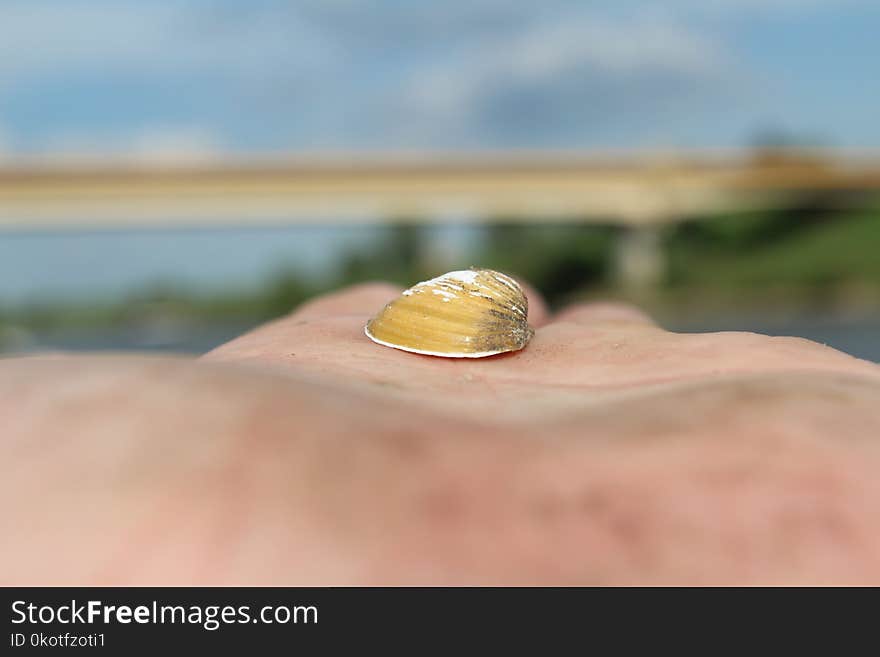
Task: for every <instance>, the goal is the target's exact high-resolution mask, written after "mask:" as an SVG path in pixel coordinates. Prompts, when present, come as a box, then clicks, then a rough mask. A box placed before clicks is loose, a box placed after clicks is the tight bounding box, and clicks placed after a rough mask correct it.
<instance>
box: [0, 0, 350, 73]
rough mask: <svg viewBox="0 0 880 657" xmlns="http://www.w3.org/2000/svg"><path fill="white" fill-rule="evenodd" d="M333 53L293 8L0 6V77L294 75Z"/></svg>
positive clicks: (101, 2)
mask: <svg viewBox="0 0 880 657" xmlns="http://www.w3.org/2000/svg"><path fill="white" fill-rule="evenodd" d="M293 53H298V54H299V55H300V56H299V57H291V54H293ZM334 56H335V53H334V51H333V49H332V47H331V46H330V44H329V42H328V41H327V40H326V39H324V37H323V36H322V35H320V34H318V33H316V32H315V31H314V30H312V29H311V26H309V25H307V24H306V23H304V22H303V21H302V20H301V18H300V17H299V14H298V13H297V12H296V11H284V12H283V13H281V14H279V13H277V12H276V13H274V14H273V13H265V12H259V11H257V12H248V11H245V12H244V13H242V14H241V15H238V14H236V15H227V14H224V13H223V12H222V11H219V10H218V9H217V8H214V9H211V5H206V4H205V3H203V2H196V3H192V4H190V5H187V6H183V7H181V6H173V5H170V4H165V3H159V2H132V1H131V0H128V1H119V2H113V1H110V0H96V1H94V2H88V3H79V2H76V3H75V2H57V1H56V2H42V3H38V2H34V1H30V0H24V1H22V0H13V1H11V2H6V3H4V4H3V5H2V6H0V74H3V75H4V76H5V77H7V79H14V78H21V77H24V76H28V75H35V74H47V73H48V74H59V73H61V74H64V73H66V72H70V71H72V70H77V69H80V70H88V71H92V72H95V71H104V72H106V71H112V70H120V69H125V70H132V69H136V70H137V71H139V72H145V71H146V72H149V71H157V72H163V73H174V72H186V71H189V70H201V71H205V70H209V71H214V72H223V73H233V74H235V73H243V72H244V73H254V72H257V73H259V72H260V71H261V70H265V69H267V68H271V67H272V66H277V64H278V62H279V61H284V62H285V65H286V66H287V67H289V68H290V69H293V70H296V68H297V67H298V66H299V65H302V66H310V65H313V64H314V63H315V61H316V60H320V59H324V60H331V59H332V58H333V57H334Z"/></svg>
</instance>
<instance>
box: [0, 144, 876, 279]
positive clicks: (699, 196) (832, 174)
mask: <svg viewBox="0 0 880 657" xmlns="http://www.w3.org/2000/svg"><path fill="white" fill-rule="evenodd" d="M876 192H880V153H843V152H835V151H830V150H795V151H792V150H779V149H775V150H766V149H765V150H759V151H751V152H742V151H731V152H690V153H681V152H679V153H659V152H652V153H619V154H607V153H606V154H601V153H573V152H556V153H547V152H498V153H446V154H436V153H435V154H430V153H425V154H338V155H327V154H323V155H315V156H312V157H306V156H301V157H296V158H293V157H292V158H275V159H271V158H266V159H262V160H254V159H250V160H248V159H238V160H222V161H217V162H212V161H205V162H201V163H198V162H196V163H189V164H187V163H175V162H170V163H169V162H164V163H163V162H140V163H138V162H119V163H108V162H100V161H97V162H91V163H89V162H82V161H81V162H67V163H64V162H61V163H59V162H51V161H48V162H30V163H27V162H18V163H12V164H7V165H5V166H2V165H0V230H4V229H6V230H22V229H23V230H29V231H33V230H43V229H51V230H58V229H72V230H79V229H84V228H126V227H156V228H158V227H179V226H186V227H197V226H204V227H210V226H221V225H248V224H260V225H267V224H315V223H325V222H328V223H337V224H341V223H347V222H376V221H382V222H392V221H407V222H436V221H451V220H457V221H461V220H465V221H496V220H504V221H507V222H514V221H523V222H530V223H534V222H536V221H547V220H553V221H572V222H579V223H603V224H608V223H614V224H620V225H623V226H626V227H629V228H630V230H628V231H622V233H621V241H620V249H619V254H618V255H619V258H618V262H619V265H620V269H621V272H622V276H623V277H624V278H625V279H627V280H632V281H639V280H645V281H649V280H651V279H653V278H656V276H657V272H658V271H660V270H661V269H662V254H660V253H659V252H658V246H657V244H658V238H657V235H658V233H657V231H658V230H659V228H660V227H662V226H663V225H664V224H668V223H671V222H675V221H678V220H680V219H681V218H684V217H688V216H694V215H704V216H705V215H711V214H713V213H718V212H738V211H743V210H748V209H755V208H786V207H792V206H796V205H797V204H798V203H802V202H803V201H804V199H805V198H809V197H813V196H815V195H816V194H822V195H825V196H826V197H829V196H830V197H833V198H836V199H840V200H841V201H842V202H848V201H849V200H851V199H858V198H859V197H860V195H862V194H866V193H876Z"/></svg>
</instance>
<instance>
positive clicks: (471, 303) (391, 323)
mask: <svg viewBox="0 0 880 657" xmlns="http://www.w3.org/2000/svg"><path fill="white" fill-rule="evenodd" d="M528 313H529V303H528V300H527V299H526V295H525V294H524V293H523V291H522V288H521V287H520V286H519V284H518V283H517V282H516V281H515V280H513V279H512V278H510V276H507V275H505V274H502V273H500V272H497V271H493V270H491V269H476V268H471V269H468V270H464V271H452V272H449V273H448V274H443V275H442V276H438V277H437V278H432V279H431V280H429V281H424V282H422V283H418V284H417V285H414V286H413V287H411V288H409V289H408V290H405V291H404V292H403V294H401V295H400V296H399V297H398V298H396V299H395V300H394V301H392V302H391V303H389V304H388V305H387V306H385V308H383V309H382V310H381V311H380V312H379V314H378V315H376V316H375V317H374V318H373V319H371V320H370V321H369V322H367V325H366V327H365V328H364V332H365V333H366V334H367V337H369V338H370V339H371V340H372V341H373V342H376V343H378V344H381V345H385V346H386V347H394V348H395V349H402V350H404V351H411V352H413V353H417V354H426V355H429V356H446V357H449V358H482V357H484V356H492V355H494V354H500V353H503V352H506V351H517V350H519V349H522V348H523V347H525V346H526V344H528V342H529V340H530V339H531V337H532V335H534V333H535V332H534V331H533V330H532V328H531V327H530V326H529V324H528Z"/></svg>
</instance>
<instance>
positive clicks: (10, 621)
mask: <svg viewBox="0 0 880 657" xmlns="http://www.w3.org/2000/svg"><path fill="white" fill-rule="evenodd" d="M0 592H2V597H3V600H4V602H3V607H4V611H3V614H2V615H3V617H4V620H5V622H4V626H5V635H4V636H3V639H2V643H3V646H4V647H3V650H2V653H3V654H10V655H12V654H16V653H18V652H21V651H29V650H33V649H34V648H44V649H55V650H61V649H68V648H70V649H75V650H103V651H109V653H110V654H116V653H117V652H122V651H126V652H130V651H131V650H135V649H138V650H141V649H145V650H174V651H177V650H180V649H186V648H190V649H199V650H205V649H212V648H213V649H221V648H222V649H227V648H228V649H233V650H253V649H255V648H292V649H300V648H304V647H310V648H319V649H321V650H322V652H324V651H328V650H333V649H339V650H340V651H341V650H342V649H343V648H348V649H350V647H351V646H352V642H354V645H356V646H360V647H364V648H366V647H370V648H382V647H391V646H396V647H398V648H408V652H411V653H416V652H421V651H422V650H423V649H424V648H426V647H428V646H431V647H433V648H437V647H438V645H439V644H444V645H445V646H446V647H447V648H448V649H457V648H462V649H463V648H466V647H467V645H468V644H467V642H468V641H470V640H471V639H473V638H476V637H479V638H481V639H482V640H483V641H489V642H490V643H491V644H493V645H495V646H496V647H497V646H499V645H513V646H516V647H519V648H523V647H524V646H526V645H531V646H536V647H539V648H541V652H542V653H543V652H544V650H545V649H548V648H551V647H554V646H556V647H558V648H563V647H569V648H572V647H576V646H581V647H582V648H583V650H584V651H586V652H591V651H593V650H592V648H595V647H596V646H597V643H599V642H607V641H611V642H612V643H613V645H614V646H616V648H618V649H620V648H623V647H626V646H628V645H629V644H633V645H638V644H641V643H643V642H644V641H645V640H648V641H651V642H656V643H658V644H666V645H668V644H669V643H670V642H671V643H673V644H675V645H680V644H682V643H689V642H693V641H694V640H695V639H696V638H697V637H698V636H704V635H705V633H706V632H708V631H712V629H713V628H715V630H714V631H715V632H716V639H717V640H723V641H724V642H725V643H729V642H730V641H731V640H734V639H740V640H741V639H743V638H745V637H746V636H752V635H754V634H755V633H760V634H762V635H763V634H769V635H772V634H774V633H777V634H778V632H779V631H781V630H784V627H785V626H784V621H785V620H786V618H788V619H794V620H795V623H794V624H793V625H792V627H794V628H796V629H795V630H794V634H796V635H797V636H799V637H804V636H806V635H808V634H809V633H810V632H811V631H813V630H815V629H816V628H818V627H822V626H827V623H828V621H829V620H830V619H831V616H832V615H833V614H831V613H830V611H831V609H837V610H838V611H839V608H838V607H836V606H835V607H828V606H825V605H821V606H818V607H817V606H816V605H815V604H811V602H810V597H811V596H812V595H814V593H811V592H809V591H806V590H804V589H790V590H776V591H769V592H768V591H766V590H764V591H760V590H757V589H752V590H747V589H728V590H725V591H719V590H714V591H713V590H709V589H702V590H691V591H684V590H675V589H610V588H609V589H566V588H563V589H543V588H542V589H537V588H533V589H506V588H504V589H495V588H470V589H468V588H449V589H443V588H433V589H428V588H399V589H383V588H70V589H67V588H7V589H0ZM808 607H809V608H810V609H811V610H812V613H813V615H814V616H817V614H818V616H817V617H816V618H815V623H816V624H812V621H811V620H810V613H806V614H804V613H803V612H804V610H805V609H806V608H808ZM875 608H876V607H875V606H873V605H872V606H871V607H869V608H863V611H864V612H868V610H869V609H871V610H873V609H875ZM795 614H796V616H795ZM858 618H859V614H858V613H855V614H853V615H850V616H849V622H850V626H851V627H850V629H853V627H856V626H858V625H859V622H858ZM591 647H592V648H591ZM707 647H709V646H707ZM579 652H581V650H579Z"/></svg>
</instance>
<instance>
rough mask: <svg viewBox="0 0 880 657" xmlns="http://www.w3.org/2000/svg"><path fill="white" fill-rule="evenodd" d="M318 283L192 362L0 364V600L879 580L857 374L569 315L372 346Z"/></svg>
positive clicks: (634, 317)
mask: <svg viewBox="0 0 880 657" xmlns="http://www.w3.org/2000/svg"><path fill="white" fill-rule="evenodd" d="M398 292H399V290H398V289H396V288H393V287H391V286H389V285H385V284H368V285H363V286H358V287H355V288H350V289H347V290H343V291H341V292H338V293H335V294H332V295H329V296H325V297H321V298H318V299H316V300H313V301H311V302H310V303H307V304H305V305H304V306H302V307H301V308H299V309H298V310H296V311H295V312H294V313H293V314H291V315H289V316H287V317H284V318H282V319H279V320H277V321H275V322H272V323H270V324H267V325H265V326H263V327H261V328H259V329H257V330H255V331H254V332H252V333H249V334H247V335H244V336H242V337H240V338H238V339H236V340H233V341H232V342H229V343H227V344H225V345H223V346H221V347H220V348H218V349H216V350H214V351H213V352H211V353H209V354H207V355H205V356H204V357H202V358H200V359H193V358H173V357H148V356H138V355H112V356H96V355H88V356H72V355H63V354H47V355H43V356H36V357H28V358H10V359H6V360H0V499H2V513H0V523H2V536H3V540H2V542H0V583H3V584H29V585H33V584H59V585H60V584H86V585H91V584H110V585H123V584H153V585H168V584H183V585H188V584H218V585H219V584H274V585H347V584H370V585H372V584H394V585H396V584H526V585H531V584H554V585H558V584H563V585H567V584H603V585H604V584H855V583H859V584H866V583H873V584H880V476H878V473H880V367H878V366H877V365H874V364H871V363H868V362H866V361H861V360H858V359H855V358H852V357H850V356H847V355H845V354H843V353H840V352H838V351H835V350H833V349H831V348H828V347H824V346H821V345H818V344H815V343H811V342H808V341H806V340H800V339H794V338H772V337H767V336H761V335H755V334H750V333H713V334H693V335H687V334H676V333H670V332H667V331H665V330H663V329H661V328H659V327H657V326H656V325H654V324H653V323H652V322H651V321H650V320H649V319H647V318H646V317H645V316H644V315H642V314H641V313H640V312H638V311H637V310H635V309H632V308H629V307H625V306H617V305H578V306H573V307H570V308H568V309H566V310H563V311H562V312H561V313H559V314H557V315H555V316H552V317H551V316H549V315H548V313H547V311H546V309H545V306H544V304H543V302H542V301H541V300H540V298H539V297H538V296H537V295H536V294H535V293H533V292H529V297H530V306H531V312H530V321H531V323H532V325H533V326H535V327H536V328H537V332H536V334H535V337H534V338H533V340H532V342H531V343H530V344H529V345H528V347H527V348H526V349H524V350H523V351H521V352H517V353H513V354H507V355H502V356H496V357H491V358H485V359H476V360H470V359H445V358H436V357H430V356H420V355H415V354H410V353H405V352H402V351H398V350H395V349H390V348H387V347H382V346H379V345H376V344H374V343H372V342H371V341H369V340H368V339H367V338H366V337H365V336H364V334H363V326H364V323H365V322H366V320H367V319H368V318H369V317H370V316H371V315H373V314H374V313H375V312H376V311H378V310H379V309H380V308H381V307H382V306H383V304H384V303H386V302H387V301H389V300H390V299H391V298H393V297H394V296H395V295H396V294H397V293H398Z"/></svg>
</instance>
